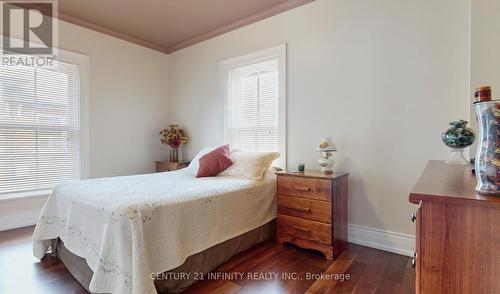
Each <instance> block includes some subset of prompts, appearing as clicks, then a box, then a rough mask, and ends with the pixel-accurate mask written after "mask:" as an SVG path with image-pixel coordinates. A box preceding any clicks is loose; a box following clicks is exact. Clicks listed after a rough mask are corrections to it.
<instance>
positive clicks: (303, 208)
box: [287, 207, 311, 212]
mask: <svg viewBox="0 0 500 294" xmlns="http://www.w3.org/2000/svg"><path fill="white" fill-rule="evenodd" d="M287 208H289V209H292V210H296V211H300V212H311V209H310V208H305V207H287Z"/></svg>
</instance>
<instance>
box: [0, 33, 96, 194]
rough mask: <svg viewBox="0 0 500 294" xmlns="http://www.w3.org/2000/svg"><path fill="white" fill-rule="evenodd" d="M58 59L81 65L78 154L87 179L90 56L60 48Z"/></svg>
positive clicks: (80, 167) (38, 192)
mask: <svg viewBox="0 0 500 294" xmlns="http://www.w3.org/2000/svg"><path fill="white" fill-rule="evenodd" d="M11 38H12V37H11ZM12 39H15V38H12ZM0 53H1V52H0ZM0 55H1V54H0ZM57 59H58V60H60V61H62V62H66V63H72V64H76V65H78V67H79V78H80V81H79V82H80V83H79V85H78V86H79V108H80V109H79V112H80V113H79V120H78V145H77V148H78V149H77V156H78V168H79V174H80V179H87V178H89V94H90V91H89V56H88V55H84V54H80V53H76V52H71V51H68V50H64V49H58V51H57ZM51 192H52V189H49V190H37V191H21V192H13V193H7V194H3V195H0V202H2V201H6V200H12V199H18V198H30V197H40V196H48V195H50V193H51Z"/></svg>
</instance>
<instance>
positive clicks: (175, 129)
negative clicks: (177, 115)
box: [160, 125, 189, 162]
mask: <svg viewBox="0 0 500 294" xmlns="http://www.w3.org/2000/svg"><path fill="white" fill-rule="evenodd" d="M160 136H161V137H160V140H161V143H162V144H166V145H168V146H170V148H171V149H170V162H179V152H178V149H179V147H181V145H184V144H186V143H187V142H188V140H189V138H188V137H187V136H186V134H185V133H184V131H183V130H182V129H181V128H180V127H179V126H178V125H169V126H168V127H167V128H166V129H164V130H161V132H160Z"/></svg>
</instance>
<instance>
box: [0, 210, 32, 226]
mask: <svg viewBox="0 0 500 294" xmlns="http://www.w3.org/2000/svg"><path fill="white" fill-rule="evenodd" d="M39 216H40V209H34V210H25V211H20V212H17V213H14V214H3V215H0V231H6V230H12V229H17V228H22V227H27V226H32V225H35V224H36V222H37V221H38V217H39Z"/></svg>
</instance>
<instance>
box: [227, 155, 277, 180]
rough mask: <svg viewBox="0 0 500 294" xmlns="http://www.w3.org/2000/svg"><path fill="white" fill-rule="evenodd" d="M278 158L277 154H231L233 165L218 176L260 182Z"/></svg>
mask: <svg viewBox="0 0 500 294" xmlns="http://www.w3.org/2000/svg"><path fill="white" fill-rule="evenodd" d="M278 157H280V154H279V153H278V152H247V151H237V150H235V151H233V152H231V160H232V161H233V165H231V166H230V167H228V168H227V169H226V170H225V171H223V172H221V173H220V174H219V175H220V176H226V177H228V176H230V177H240V178H248V179H255V180H262V178H263V176H264V173H265V172H266V171H267V170H268V169H269V168H270V167H271V164H272V163H273V161H274V160H275V159H276V158H278Z"/></svg>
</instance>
